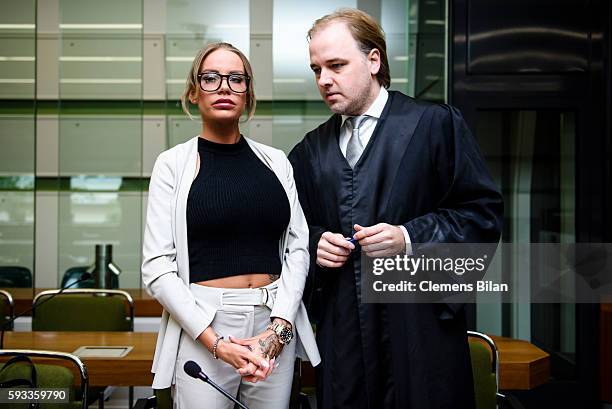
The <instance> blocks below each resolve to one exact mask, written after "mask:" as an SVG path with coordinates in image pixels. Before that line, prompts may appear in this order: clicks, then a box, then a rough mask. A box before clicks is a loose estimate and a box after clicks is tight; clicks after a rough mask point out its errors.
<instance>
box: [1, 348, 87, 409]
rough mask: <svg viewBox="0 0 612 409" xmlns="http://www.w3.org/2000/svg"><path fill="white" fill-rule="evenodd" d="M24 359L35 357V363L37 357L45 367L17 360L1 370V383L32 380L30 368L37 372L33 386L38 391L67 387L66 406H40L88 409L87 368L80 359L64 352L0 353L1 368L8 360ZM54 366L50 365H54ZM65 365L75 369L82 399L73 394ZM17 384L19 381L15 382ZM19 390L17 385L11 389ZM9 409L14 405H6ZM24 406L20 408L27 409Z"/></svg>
mask: <svg viewBox="0 0 612 409" xmlns="http://www.w3.org/2000/svg"><path fill="white" fill-rule="evenodd" d="M17 356H25V357H28V358H30V359H32V358H34V360H33V361H37V360H38V359H39V358H40V359H44V362H46V363H44V364H42V363H36V362H33V363H34V365H33V367H32V366H31V365H30V364H29V362H26V361H18V362H15V363H13V364H11V365H10V366H8V367H6V368H4V369H3V370H2V372H1V373H0V384H7V383H8V384H9V385H10V382H11V381H13V382H15V381H16V380H33V377H32V375H33V373H32V371H33V369H34V370H35V372H36V375H35V376H36V385H35V386H36V387H38V388H43V389H44V388H66V389H68V391H69V396H68V399H69V403H44V404H42V407H44V408H47V409H66V408H74V409H76V408H79V407H81V408H82V409H85V408H87V387H88V384H89V378H88V376H87V368H86V367H85V365H84V364H83V362H81V360H80V359H79V358H78V357H77V356H75V355H72V354H67V353H65V352H56V351H38V350H36V351H35V350H25V349H3V350H0V358H2V363H1V364H0V367H2V366H3V365H4V363H5V361H7V360H8V359H9V358H10V357H17ZM56 360H57V363H56V364H55V363H53V364H52V363H49V362H55V361H56ZM66 365H68V366H70V367H76V369H78V372H79V375H80V391H81V396H82V399H81V401H77V400H76V398H75V396H74V393H71V392H70V391H73V386H74V375H73V371H71V370H70V369H68V368H67V367H66ZM17 383H20V382H17ZM12 387H16V388H17V387H18V386H12ZM8 406H11V407H17V405H8ZM27 406H28V405H27V404H24V405H23V407H27Z"/></svg>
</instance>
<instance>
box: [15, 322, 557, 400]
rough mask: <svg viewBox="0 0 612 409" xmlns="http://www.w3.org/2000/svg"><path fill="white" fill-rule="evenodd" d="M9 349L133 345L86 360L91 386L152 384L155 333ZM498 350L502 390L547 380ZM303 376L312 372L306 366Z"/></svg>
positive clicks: (500, 343) (50, 335)
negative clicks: (124, 350) (121, 354)
mask: <svg viewBox="0 0 612 409" xmlns="http://www.w3.org/2000/svg"><path fill="white" fill-rule="evenodd" d="M4 337H5V340H4V345H5V348H7V349H11V348H12V349H48V350H55V351H63V352H73V351H74V350H76V349H77V348H78V347H80V346H83V345H107V346H109V345H122V346H125V345H131V346H133V347H134V349H132V351H131V352H130V353H129V354H128V355H127V356H125V357H123V358H104V359H102V358H85V359H83V362H84V363H85V365H86V366H87V370H88V372H89V378H90V384H91V385H98V386H103V385H117V386H130V385H132V386H148V385H151V382H152V381H153V377H152V375H151V372H150V370H151V364H152V362H153V353H154V351H155V340H156V337H157V334H156V333H153V332H43V331H41V332H7V333H5V335H4ZM492 338H493V339H494V340H495V343H496V344H497V347H498V350H499V361H500V362H499V369H500V376H499V378H500V389H507V390H508V389H531V388H534V387H536V386H538V385H541V384H543V383H545V382H547V381H548V376H549V370H550V369H549V366H550V361H549V356H548V354H547V353H545V352H544V351H542V350H541V349H539V348H538V347H536V346H534V345H532V344H530V343H529V342H527V341H521V340H516V339H511V338H504V337H495V336H494V337H492ZM303 365H304V366H303V371H304V372H303V374H304V375H306V374H307V373H308V372H309V371H312V367H311V366H310V364H309V363H304V364H303Z"/></svg>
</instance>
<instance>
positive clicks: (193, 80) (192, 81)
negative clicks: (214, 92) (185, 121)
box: [181, 43, 257, 121]
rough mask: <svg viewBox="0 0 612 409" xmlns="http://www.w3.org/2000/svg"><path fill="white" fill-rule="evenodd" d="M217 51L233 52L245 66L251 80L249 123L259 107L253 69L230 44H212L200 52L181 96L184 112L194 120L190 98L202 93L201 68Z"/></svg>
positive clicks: (247, 103) (248, 96) (192, 65)
mask: <svg viewBox="0 0 612 409" xmlns="http://www.w3.org/2000/svg"><path fill="white" fill-rule="evenodd" d="M217 50H227V51H231V52H233V53H234V54H236V55H237V56H238V57H240V59H241V60H242V65H243V66H244V71H245V74H246V75H248V77H249V78H250V80H249V86H248V88H247V92H246V94H247V95H246V111H247V121H248V120H250V119H251V118H253V115H254V114H255V105H257V101H256V100H255V88H254V86H253V69H252V68H251V64H250V63H249V60H248V59H247V58H246V56H245V55H244V54H243V53H242V51H240V50H239V49H237V48H236V47H234V46H233V45H231V44H229V43H211V44H208V45H207V46H206V47H203V48H201V49H200V51H198V53H197V54H196V56H195V58H194V59H193V63H192V64H191V69H190V70H189V75H188V76H187V83H186V84H185V90H184V91H183V94H182V95H181V107H182V108H183V112H185V113H186V114H187V116H188V117H189V118H191V119H193V115H191V112H190V111H189V104H190V103H191V101H190V100H189V97H190V96H191V95H194V94H195V95H198V94H199V93H200V92H201V91H200V84H199V83H198V74H199V71H200V67H201V66H202V62H204V60H205V59H206V57H208V56H209V55H210V54H211V53H213V52H214V51H217Z"/></svg>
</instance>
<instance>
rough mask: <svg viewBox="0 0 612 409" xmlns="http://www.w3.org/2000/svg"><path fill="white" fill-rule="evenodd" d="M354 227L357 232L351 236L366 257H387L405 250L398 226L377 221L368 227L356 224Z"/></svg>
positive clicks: (402, 236)
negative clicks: (357, 242)
mask: <svg viewBox="0 0 612 409" xmlns="http://www.w3.org/2000/svg"><path fill="white" fill-rule="evenodd" d="M354 228H355V231H356V232H357V233H355V235H354V236H353V237H354V238H355V239H356V240H358V241H359V245H360V246H361V251H363V252H365V254H366V255H367V256H368V257H389V256H394V255H396V254H400V253H403V252H405V251H406V239H405V238H404V233H403V232H402V229H401V228H400V227H399V226H392V225H390V224H387V223H378V224H375V225H374V226H369V227H363V226H360V225H358V224H356V225H355V227H354Z"/></svg>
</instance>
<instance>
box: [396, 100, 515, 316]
mask: <svg viewBox="0 0 612 409" xmlns="http://www.w3.org/2000/svg"><path fill="white" fill-rule="evenodd" d="M429 143H430V150H431V160H432V163H433V166H434V167H435V168H436V170H437V175H438V177H437V180H435V181H428V183H436V184H437V185H438V186H442V187H443V188H444V189H443V191H444V192H445V193H444V195H443V196H442V198H441V199H440V200H439V202H438V203H437V205H436V206H435V208H434V209H432V210H431V211H430V212H428V213H426V214H423V215H421V216H419V217H416V218H414V219H412V220H410V221H408V222H407V223H404V224H403V226H404V227H405V228H406V230H407V231H408V234H409V236H410V240H411V242H412V244H411V246H412V250H413V251H415V252H416V253H417V254H419V253H422V252H426V251H431V250H434V251H438V252H439V251H441V249H442V248H441V247H439V246H435V245H434V246H433V247H431V245H432V244H435V243H481V245H480V246H479V247H478V249H479V251H482V250H483V249H485V250H486V251H487V252H488V253H490V254H491V257H489V260H491V259H492V256H493V254H494V252H495V248H496V246H497V243H498V241H499V238H500V234H501V228H502V223H503V213H504V206H503V199H502V195H501V193H500V191H499V189H498V188H497V186H496V185H495V183H494V182H493V178H492V177H491V175H490V173H489V170H488V169H487V166H486V164H485V160H484V158H483V156H482V153H481V152H480V149H479V147H478V144H477V142H476V140H475V139H474V137H473V135H472V133H471V132H470V130H469V129H468V127H467V124H466V123H465V121H464V120H463V117H462V115H461V113H460V112H459V111H458V110H457V109H456V108H454V107H452V106H449V105H443V106H436V107H435V111H434V113H433V117H432V122H431V125H430V130H429ZM484 243H490V245H489V246H482V244H484ZM466 251H467V249H466ZM483 274H484V271H483V272H482V273H481V276H480V277H474V276H471V277H470V278H469V279H470V280H476V279H480V278H482V275H483ZM451 278H453V279H455V280H456V281H461V280H462V279H465V280H467V279H468V278H467V276H466V277H463V278H461V279H460V278H458V276H456V275H454V274H453V275H451ZM462 306H463V304H462V303H440V304H437V305H436V308H438V309H439V310H440V314H439V318H441V319H450V318H452V317H454V316H455V314H456V313H457V312H458V311H459V310H461V308H462Z"/></svg>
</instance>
